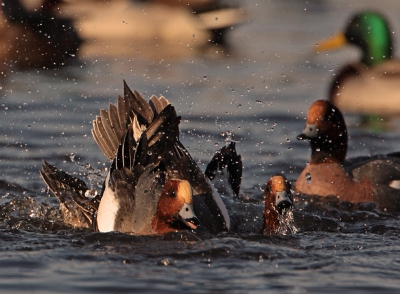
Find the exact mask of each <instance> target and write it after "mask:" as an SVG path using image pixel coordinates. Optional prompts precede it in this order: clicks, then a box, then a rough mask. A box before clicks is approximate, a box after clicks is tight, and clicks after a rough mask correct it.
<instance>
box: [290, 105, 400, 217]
mask: <svg viewBox="0 0 400 294" xmlns="http://www.w3.org/2000/svg"><path fill="white" fill-rule="evenodd" d="M297 138H298V139H299V140H309V142H310V146H311V160H310V162H309V164H308V165H307V166H306V167H305V168H304V170H303V171H302V173H301V174H300V176H299V177H298V179H297V182H296V186H295V190H296V192H299V193H304V194H316V195H321V196H328V195H335V196H338V197H339V199H340V200H341V201H349V202H371V201H374V202H377V203H378V205H379V208H380V209H381V210H387V211H400V190H399V189H398V185H397V183H398V181H399V180H400V159H399V158H398V155H396V154H389V155H376V156H365V157H358V158H354V159H349V160H346V153H347V141H348V135H347V128H346V123H345V121H344V118H343V115H342V114H341V112H340V110H339V109H338V108H337V107H336V106H334V105H333V104H332V103H331V102H329V101H324V100H318V101H316V102H314V103H313V104H312V105H311V106H310V108H309V110H308V114H307V122H306V126H305V128H304V130H303V132H302V134H300V135H299V136H298V137H297Z"/></svg>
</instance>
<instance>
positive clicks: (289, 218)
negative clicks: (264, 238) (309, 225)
mask: <svg viewBox="0 0 400 294" xmlns="http://www.w3.org/2000/svg"><path fill="white" fill-rule="evenodd" d="M298 231H299V229H298V228H297V227H296V225H295V223H294V217H293V209H288V210H286V209H284V210H283V212H282V214H281V215H279V229H278V231H277V232H276V233H277V234H278V235H291V234H296V233H297V232H298Z"/></svg>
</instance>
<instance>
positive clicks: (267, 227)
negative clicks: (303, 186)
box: [263, 175, 294, 235]
mask: <svg viewBox="0 0 400 294" xmlns="http://www.w3.org/2000/svg"><path fill="white" fill-rule="evenodd" d="M264 200H265V206H264V228H263V234H265V235H278V234H281V233H285V232H286V231H287V230H288V226H290V225H291V224H290V223H288V222H287V221H286V215H287V214H288V212H289V211H290V210H291V209H293V207H294V205H293V196H292V192H291V185H290V182H289V181H288V180H287V179H286V177H285V176H284V175H273V176H272V177H271V178H270V179H269V180H268V182H267V184H266V185H265V190H264Z"/></svg>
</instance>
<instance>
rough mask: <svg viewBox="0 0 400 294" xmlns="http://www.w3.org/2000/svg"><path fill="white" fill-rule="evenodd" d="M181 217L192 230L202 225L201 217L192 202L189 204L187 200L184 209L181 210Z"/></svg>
mask: <svg viewBox="0 0 400 294" xmlns="http://www.w3.org/2000/svg"><path fill="white" fill-rule="evenodd" d="M179 219H180V221H181V222H182V223H184V224H185V225H186V226H187V227H189V228H190V229H192V230H196V229H197V227H198V226H199V225H200V221H199V219H198V218H197V217H196V215H195V214H194V211H193V206H192V204H189V203H187V202H185V204H184V205H183V207H182V209H181V210H180V211H179Z"/></svg>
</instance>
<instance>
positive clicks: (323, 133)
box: [297, 100, 347, 164]
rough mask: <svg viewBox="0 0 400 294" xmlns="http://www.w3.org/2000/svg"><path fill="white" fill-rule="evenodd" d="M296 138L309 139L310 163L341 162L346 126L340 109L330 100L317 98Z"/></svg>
mask: <svg viewBox="0 0 400 294" xmlns="http://www.w3.org/2000/svg"><path fill="white" fill-rule="evenodd" d="M297 139H298V140H309V142H310V145H311V161H310V163H311V164H317V163H331V162H338V163H342V162H343V161H344V160H345V158H346V152H347V128H346V123H345V121H344V118H343V115H342V113H341V112H340V110H339V109H338V108H337V107H336V106H334V105H333V104H332V103H331V102H329V101H325V100H318V101H316V102H314V103H313V104H312V105H311V106H310V108H309V110H308V113H307V122H306V126H305V128H304V130H303V132H302V133H301V134H300V135H298V136H297Z"/></svg>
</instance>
